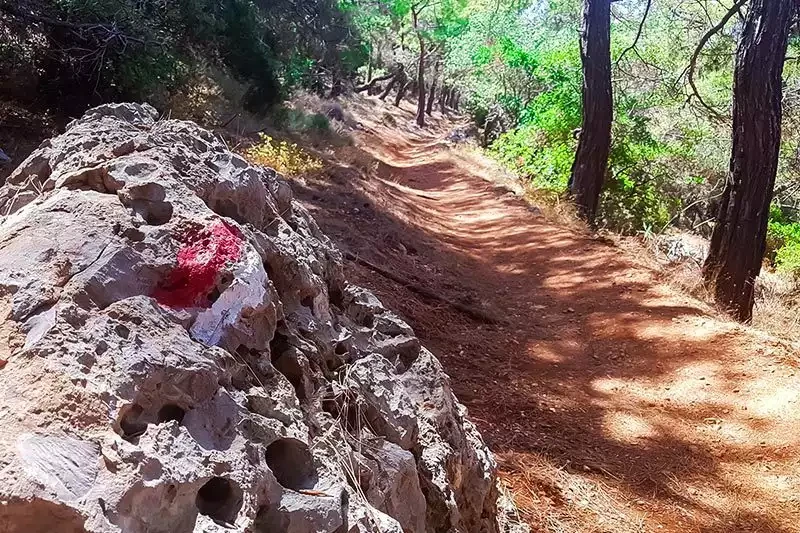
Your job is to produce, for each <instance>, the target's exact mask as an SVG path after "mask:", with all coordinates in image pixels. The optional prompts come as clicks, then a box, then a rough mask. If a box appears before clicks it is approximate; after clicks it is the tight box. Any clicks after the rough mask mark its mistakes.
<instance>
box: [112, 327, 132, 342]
mask: <svg viewBox="0 0 800 533" xmlns="http://www.w3.org/2000/svg"><path fill="white" fill-rule="evenodd" d="M114 333H116V334H117V335H119V336H120V337H122V338H123V339H127V338H128V337H130V335H131V330H130V329H128V328H127V327H126V326H123V325H122V324H117V325H116V327H115V328H114Z"/></svg>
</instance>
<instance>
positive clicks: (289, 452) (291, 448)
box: [266, 439, 317, 490]
mask: <svg viewBox="0 0 800 533" xmlns="http://www.w3.org/2000/svg"><path fill="white" fill-rule="evenodd" d="M266 458H267V466H269V469H270V470H272V473H273V475H274V476H275V479H277V480H278V483H280V484H281V486H282V487H285V488H287V489H291V490H301V489H309V488H312V487H313V486H314V484H315V483H316V481H317V479H316V478H317V476H316V472H315V471H314V461H313V458H312V457H311V451H310V450H309V449H308V446H307V445H306V444H305V443H303V442H301V441H299V440H297V439H278V440H276V441H275V442H273V443H272V444H270V445H269V446H267V453H266Z"/></svg>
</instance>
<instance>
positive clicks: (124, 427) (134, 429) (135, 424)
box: [118, 403, 147, 441]
mask: <svg viewBox="0 0 800 533" xmlns="http://www.w3.org/2000/svg"><path fill="white" fill-rule="evenodd" d="M143 411H144V409H142V406H141V405H139V404H138V403H133V404H130V405H126V406H125V407H123V408H122V409H121V410H120V415H119V423H118V426H119V431H118V433H119V434H120V436H121V437H122V438H123V439H125V440H127V441H132V440H133V439H135V438H136V437H139V436H141V435H143V434H144V432H145V431H147V422H145V421H143V420H141V419H140V417H141V416H142V412H143Z"/></svg>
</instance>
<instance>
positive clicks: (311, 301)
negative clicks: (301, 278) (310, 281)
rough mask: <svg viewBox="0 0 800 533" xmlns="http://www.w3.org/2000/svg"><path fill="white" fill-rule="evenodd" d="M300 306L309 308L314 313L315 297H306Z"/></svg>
mask: <svg viewBox="0 0 800 533" xmlns="http://www.w3.org/2000/svg"><path fill="white" fill-rule="evenodd" d="M300 305H302V306H303V307H308V308H309V309H311V310H312V311H313V310H314V297H313V296H306V297H305V298H303V299H302V300H300Z"/></svg>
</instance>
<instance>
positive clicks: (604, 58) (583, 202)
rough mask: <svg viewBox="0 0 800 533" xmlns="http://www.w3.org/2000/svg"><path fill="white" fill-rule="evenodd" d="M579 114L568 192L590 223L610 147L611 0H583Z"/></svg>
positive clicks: (598, 197)
mask: <svg viewBox="0 0 800 533" xmlns="http://www.w3.org/2000/svg"><path fill="white" fill-rule="evenodd" d="M581 63H582V65H583V117H582V119H583V120H582V127H581V136H580V139H579V140H578V150H577V152H576V153H575V161H574V162H573V163H572V173H571V175H570V178H569V191H570V194H571V195H572V198H573V200H574V201H575V204H576V205H577V207H578V214H579V215H580V216H581V217H583V218H584V219H585V220H587V221H588V222H589V223H593V222H594V217H595V214H596V213H597V203H598V201H599V199H600V191H601V190H602V188H603V182H604V181H605V177H606V172H607V171H608V154H609V152H610V150H611V120H612V118H613V113H614V108H613V101H612V96H611V0H583V21H582V23H581Z"/></svg>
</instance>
